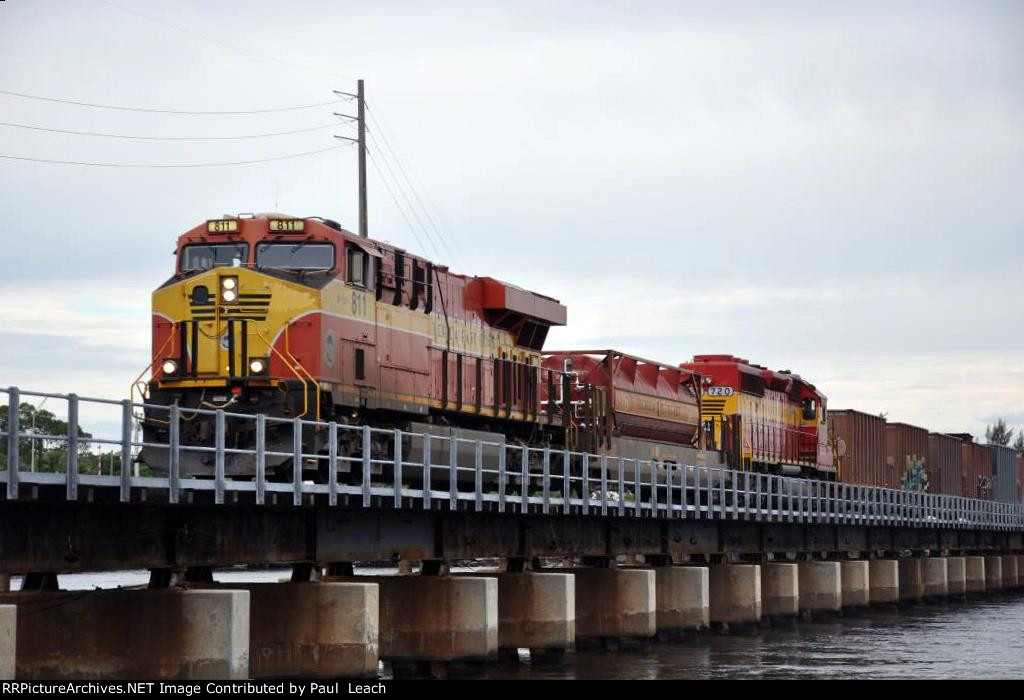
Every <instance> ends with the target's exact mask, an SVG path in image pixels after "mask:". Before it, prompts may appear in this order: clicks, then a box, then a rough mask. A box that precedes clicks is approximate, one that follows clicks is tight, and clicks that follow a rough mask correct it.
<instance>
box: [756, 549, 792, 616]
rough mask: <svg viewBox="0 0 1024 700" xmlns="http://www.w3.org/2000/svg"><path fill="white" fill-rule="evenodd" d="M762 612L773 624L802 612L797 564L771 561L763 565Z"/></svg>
mask: <svg viewBox="0 0 1024 700" xmlns="http://www.w3.org/2000/svg"><path fill="white" fill-rule="evenodd" d="M761 612H762V613H763V614H764V616H765V618H767V619H768V620H769V621H770V622H771V623H772V624H778V623H784V622H789V621H792V620H793V619H795V618H796V617H797V616H798V615H799V614H800V572H799V571H798V569H797V565H796V564H788V563H783V562H780V563H775V562H769V563H767V564H764V565H763V566H762V567H761Z"/></svg>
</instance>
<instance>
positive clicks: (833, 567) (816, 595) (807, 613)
mask: <svg viewBox="0 0 1024 700" xmlns="http://www.w3.org/2000/svg"><path fill="white" fill-rule="evenodd" d="M797 566H798V568H799V571H800V614H801V616H803V617H805V618H811V617H814V616H821V615H834V614H835V613H838V612H839V611H840V610H842V608H843V575H842V568H841V567H840V564H839V562H837V561H802V562H800V563H799V564H798V565H797Z"/></svg>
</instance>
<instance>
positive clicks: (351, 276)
mask: <svg viewBox="0 0 1024 700" xmlns="http://www.w3.org/2000/svg"><path fill="white" fill-rule="evenodd" d="M347 255H348V261H347V264H346V266H345V276H346V278H347V279H348V281H349V283H351V284H354V285H356V286H357V287H367V286H369V285H368V284H367V283H368V281H369V280H370V279H372V276H371V275H370V265H371V262H370V261H371V258H370V256H369V255H367V254H366V253H365V252H364V251H363V249H362V248H359V247H358V246H354V245H349V246H348V253H347Z"/></svg>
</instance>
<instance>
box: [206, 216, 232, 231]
mask: <svg viewBox="0 0 1024 700" xmlns="http://www.w3.org/2000/svg"><path fill="white" fill-rule="evenodd" d="M206 231H207V233H238V219H211V220H210V221H207V222H206Z"/></svg>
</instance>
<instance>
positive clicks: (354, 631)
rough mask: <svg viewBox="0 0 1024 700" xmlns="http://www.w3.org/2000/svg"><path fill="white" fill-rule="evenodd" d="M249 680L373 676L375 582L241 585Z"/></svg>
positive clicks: (374, 668) (239, 587) (377, 604)
mask: <svg viewBox="0 0 1024 700" xmlns="http://www.w3.org/2000/svg"><path fill="white" fill-rule="evenodd" d="M230 585H231V587H232V588H235V589H242V590H245V591H248V592H249V600H250V604H251V606H252V610H253V614H252V615H250V618H249V621H250V625H249V664H250V674H251V676H252V678H256V679H261V678H269V679H275V678H376V676H377V656H378V639H379V632H378V627H377V620H378V617H379V596H378V587H377V584H375V583H351V582H346V583H312V582H311V583H242V584H230Z"/></svg>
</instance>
